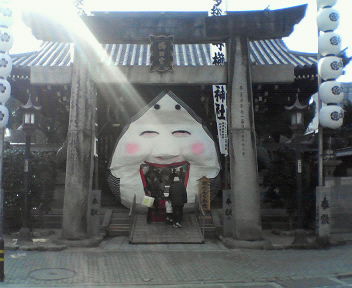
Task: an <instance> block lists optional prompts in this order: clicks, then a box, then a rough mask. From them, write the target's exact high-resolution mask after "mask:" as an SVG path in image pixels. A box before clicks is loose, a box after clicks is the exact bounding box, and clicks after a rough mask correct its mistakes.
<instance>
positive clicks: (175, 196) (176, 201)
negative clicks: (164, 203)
mask: <svg viewBox="0 0 352 288" xmlns="http://www.w3.org/2000/svg"><path fill="white" fill-rule="evenodd" d="M170 199H171V204H172V205H173V206H181V205H183V204H185V203H187V191H186V187H185V185H184V184H183V183H182V182H174V183H172V184H171V185H170Z"/></svg>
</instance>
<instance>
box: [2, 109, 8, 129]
mask: <svg viewBox="0 0 352 288" xmlns="http://www.w3.org/2000/svg"><path fill="white" fill-rule="evenodd" d="M8 122H9V110H8V109H7V108H6V107H5V106H4V105H0V128H4V127H6V125H7V123H8Z"/></svg>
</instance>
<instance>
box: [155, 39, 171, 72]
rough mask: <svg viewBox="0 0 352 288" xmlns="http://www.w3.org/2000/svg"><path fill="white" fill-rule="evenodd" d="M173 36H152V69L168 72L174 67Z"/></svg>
mask: <svg viewBox="0 0 352 288" xmlns="http://www.w3.org/2000/svg"><path fill="white" fill-rule="evenodd" d="M173 39H174V38H173V37H172V36H170V35H158V36H154V35H152V36H150V42H151V43H150V71H151V72H154V71H156V72H160V73H162V72H167V71H172V69H173V68H172V67H173V53H174V52H173V51H174V48H173V47H174V44H173Z"/></svg>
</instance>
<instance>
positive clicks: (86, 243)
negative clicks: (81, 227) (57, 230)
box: [55, 235, 104, 247]
mask: <svg viewBox="0 0 352 288" xmlns="http://www.w3.org/2000/svg"><path fill="white" fill-rule="evenodd" d="M103 239H104V236H103V235H99V236H96V237H92V238H86V239H82V240H66V239H58V240H56V241H55V242H56V244H62V245H65V246H67V247H97V246H99V244H100V243H101V241H103Z"/></svg>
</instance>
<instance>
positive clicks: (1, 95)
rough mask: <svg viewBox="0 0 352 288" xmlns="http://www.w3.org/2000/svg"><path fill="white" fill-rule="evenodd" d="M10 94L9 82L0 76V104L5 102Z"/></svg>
mask: <svg viewBox="0 0 352 288" xmlns="http://www.w3.org/2000/svg"><path fill="white" fill-rule="evenodd" d="M10 95H11V86H10V83H9V82H8V81H7V80H5V79H1V78H0V104H2V105H3V104H5V103H6V102H7V100H9V98H10Z"/></svg>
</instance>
